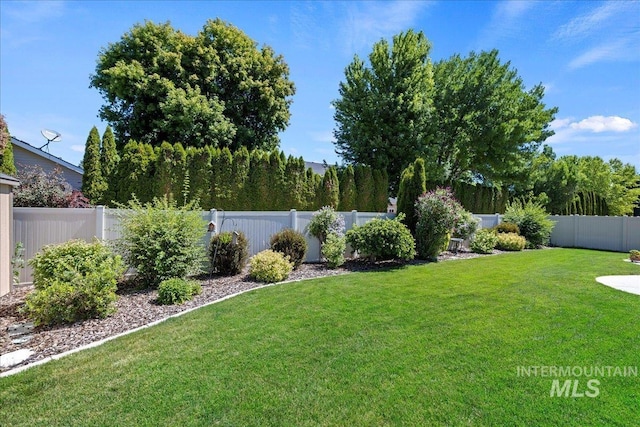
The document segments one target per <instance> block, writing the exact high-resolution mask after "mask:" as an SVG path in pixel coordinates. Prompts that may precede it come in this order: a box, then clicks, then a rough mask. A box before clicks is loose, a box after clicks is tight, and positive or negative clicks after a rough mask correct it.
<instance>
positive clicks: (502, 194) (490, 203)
mask: <svg viewBox="0 0 640 427" xmlns="http://www.w3.org/2000/svg"><path fill="white" fill-rule="evenodd" d="M438 187H441V188H442V187H450V188H451V191H452V192H453V194H454V196H455V198H456V199H457V200H459V201H460V204H461V205H462V206H463V207H464V208H465V209H466V210H467V211H469V212H473V213H475V214H493V213H503V212H504V211H505V208H506V204H507V201H508V193H507V192H506V191H501V190H500V189H498V188H495V187H487V186H483V185H474V184H469V183H466V182H454V183H451V182H431V181H426V176H425V164H424V161H423V160H422V159H417V160H416V161H415V162H414V163H413V164H411V165H409V166H408V167H407V168H406V169H405V170H404V171H403V172H402V176H401V177H400V187H399V190H398V212H403V213H404V214H405V215H406V219H405V223H406V224H407V225H408V226H409V228H410V229H411V230H414V228H413V227H415V210H414V204H415V201H416V200H417V199H418V196H420V195H421V194H422V193H424V192H425V190H434V189H436V188H438Z"/></svg>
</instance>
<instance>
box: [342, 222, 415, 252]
mask: <svg viewBox="0 0 640 427" xmlns="http://www.w3.org/2000/svg"><path fill="white" fill-rule="evenodd" d="M403 219H404V214H403V213H400V214H398V216H397V217H396V218H395V219H392V220H390V219H383V218H374V219H372V220H371V221H369V222H367V223H366V224H364V225H362V226H359V227H358V226H356V227H354V228H352V229H351V230H349V231H347V236H346V237H347V242H348V243H349V244H350V245H351V248H352V249H353V250H354V251H358V252H359V254H360V255H363V256H368V257H369V258H370V260H371V261H375V260H376V259H382V260H385V259H403V260H411V259H413V257H414V256H415V255H416V250H415V247H416V242H415V240H413V236H412V235H411V232H410V231H409V228H408V227H407V226H406V225H404V224H403V223H402V220H403Z"/></svg>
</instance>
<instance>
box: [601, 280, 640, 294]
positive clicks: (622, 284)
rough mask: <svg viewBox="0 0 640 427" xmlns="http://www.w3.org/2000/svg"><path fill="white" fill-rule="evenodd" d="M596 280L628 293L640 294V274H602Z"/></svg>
mask: <svg viewBox="0 0 640 427" xmlns="http://www.w3.org/2000/svg"><path fill="white" fill-rule="evenodd" d="M596 281H597V282H599V283H602V284H603V285H605V286H609V287H611V288H614V289H618V290H620V291H623V292H629V293H630V294H636V295H640V275H635V276H602V277H597V278H596Z"/></svg>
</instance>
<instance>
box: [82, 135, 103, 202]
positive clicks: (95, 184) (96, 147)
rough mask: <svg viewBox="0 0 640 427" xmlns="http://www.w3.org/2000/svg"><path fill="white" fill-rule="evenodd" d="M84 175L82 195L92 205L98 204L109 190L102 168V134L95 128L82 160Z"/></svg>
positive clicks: (88, 139)
mask: <svg viewBox="0 0 640 427" xmlns="http://www.w3.org/2000/svg"><path fill="white" fill-rule="evenodd" d="M82 167H83V169H84V174H83V175H82V193H84V195H85V197H86V198H88V199H89V201H90V202H91V203H98V202H99V201H101V200H102V199H103V195H104V193H105V192H106V190H107V182H106V180H105V179H104V177H103V176H102V167H101V166H100V134H99V133H98V128H96V127H95V126H94V127H92V128H91V131H90V132H89V136H88V137H87V142H86V144H85V149H84V158H83V159H82Z"/></svg>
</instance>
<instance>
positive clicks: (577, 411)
mask: <svg viewBox="0 0 640 427" xmlns="http://www.w3.org/2000/svg"><path fill="white" fill-rule="evenodd" d="M625 256H626V255H625V254H621V253H608V252H596V251H587V250H570V249H552V250H544V251H533V252H523V253H513V254H505V255H498V256H491V257H483V258H477V259H471V260H463V261H451V262H442V263H438V264H426V265H421V266H410V267H406V268H402V269H398V270H392V271H383V272H370V273H355V274H350V275H347V276H339V277H332V278H325V279H317V280H311V281H305V282H298V283H290V284H285V285H279V286H275V287H270V288H265V289H261V290H257V291H253V292H250V293H247V294H244V295H242V296H239V297H237V298H232V299H230V300H228V301H225V302H223V303H220V304H215V305H212V306H209V307H206V308H203V309H200V310H197V311H195V312H193V313H190V314H187V315H185V316H182V317H180V318H177V319H172V320H169V321H167V322H164V323H162V324H160V325H159V326H156V327H153V328H149V329H147V330H144V331H141V332H138V333H135V334H132V335H129V336H126V337H123V338H120V339H117V340H114V341H111V342H109V343H107V344H105V345H103V346H100V347H98V348H95V349H91V350H87V351H83V352H80V353H78V354H75V355H72V356H69V357H66V358H63V359H62V360H59V361H55V362H51V363H48V364H46V365H43V366H39V367H36V368H33V369H30V370H27V371H25V372H22V373H20V374H17V375H14V376H11V377H7V378H0V424H1V425H3V426H12V425H29V426H36V425H42V426H57V425H61V426H62V425H64V426H72V425H91V426H99V425H105V426H115V425H118V426H124V425H149V426H164V425H166V426H183V425H184V426H186V425H203V426H211V425H223V426H254V425H255V426H266V425H271V426H318V425H320V426H323V425H331V426H333V425H337V426H377V425H411V426H413V425H428V426H431V425H522V426H531V425H550V426H552V425H553V426H556V425H576V426H577V425H580V426H587V425H593V426H602V425H619V426H622V425H629V426H631V425H640V377H638V376H628V377H621V376H605V377H585V376H582V377H569V378H564V377H562V378H556V377H543V376H533V375H532V376H523V375H518V367H519V366H559V367H560V366H561V367H566V366H570V367H574V366H577V367H592V366H619V367H624V366H632V367H636V369H637V367H640V296H636V295H631V294H626V293H623V292H620V291H616V290H613V289H610V288H608V287H605V286H603V285H600V284H598V283H597V282H595V277H596V276H600V275H612V274H640V268H639V267H638V266H635V265H631V264H630V263H625V262H622V259H624V258H625ZM594 378H595V379H597V380H598V381H599V385H597V386H596V389H597V391H598V395H597V396H596V397H593V398H591V397H586V396H585V397H571V395H570V396H569V397H564V396H563V397H551V396H550V392H551V387H552V383H553V380H554V379H560V380H561V381H560V383H561V384H563V383H564V381H565V379H570V380H572V381H573V380H578V382H579V383H578V389H577V394H580V393H584V392H585V391H591V393H592V394H593V393H594V392H593V389H588V388H587V381H588V380H590V379H594Z"/></svg>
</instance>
